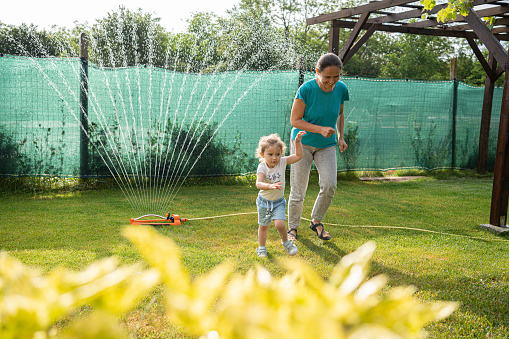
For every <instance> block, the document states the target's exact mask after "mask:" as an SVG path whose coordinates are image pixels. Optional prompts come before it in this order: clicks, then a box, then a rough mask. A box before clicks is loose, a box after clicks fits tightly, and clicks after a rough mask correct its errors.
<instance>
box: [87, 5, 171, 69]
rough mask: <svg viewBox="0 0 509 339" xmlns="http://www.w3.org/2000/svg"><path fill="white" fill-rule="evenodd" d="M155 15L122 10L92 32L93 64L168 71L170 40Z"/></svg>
mask: <svg viewBox="0 0 509 339" xmlns="http://www.w3.org/2000/svg"><path fill="white" fill-rule="evenodd" d="M159 21H160V19H159V18H154V17H153V16H152V14H149V13H143V12H142V10H141V9H139V10H138V11H137V12H134V11H131V10H129V9H127V8H125V7H123V6H120V7H119V9H118V10H117V11H116V12H110V13H108V15H107V17H106V18H104V19H98V20H97V23H96V24H94V25H93V26H92V29H91V30H90V42H91V47H92V48H91V50H90V61H91V62H93V63H96V64H98V65H99V66H104V67H127V66H137V65H147V66H157V67H164V65H165V50H166V46H167V42H168V36H167V34H166V33H165V31H164V28H163V27H162V26H161V25H160V24H159Z"/></svg>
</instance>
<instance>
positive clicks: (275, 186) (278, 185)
mask: <svg viewBox="0 0 509 339" xmlns="http://www.w3.org/2000/svg"><path fill="white" fill-rule="evenodd" d="M270 189H271V190H282V189H283V183H282V182H277V183H275V184H272V185H270Z"/></svg>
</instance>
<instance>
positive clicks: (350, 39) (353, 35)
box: [338, 12, 370, 64]
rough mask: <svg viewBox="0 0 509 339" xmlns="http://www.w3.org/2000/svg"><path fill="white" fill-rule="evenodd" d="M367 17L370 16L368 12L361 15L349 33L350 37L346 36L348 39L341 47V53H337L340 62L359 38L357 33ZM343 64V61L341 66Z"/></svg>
mask: <svg viewBox="0 0 509 339" xmlns="http://www.w3.org/2000/svg"><path fill="white" fill-rule="evenodd" d="M369 15H370V13H369V12H367V13H363V14H362V15H361V17H360V19H359V21H357V22H356V23H355V26H354V27H353V30H352V32H351V33H350V35H349V36H348V39H347V40H346V42H345V44H344V45H343V48H342V49H341V52H339V54H338V56H339V58H340V59H341V60H343V59H344V57H345V55H347V54H348V51H349V50H350V48H351V47H352V45H353V44H354V43H355V40H357V37H358V36H359V33H360V31H361V29H362V26H364V24H365V23H366V21H367V20H368V18H369ZM344 63H345V62H344V61H343V64H344Z"/></svg>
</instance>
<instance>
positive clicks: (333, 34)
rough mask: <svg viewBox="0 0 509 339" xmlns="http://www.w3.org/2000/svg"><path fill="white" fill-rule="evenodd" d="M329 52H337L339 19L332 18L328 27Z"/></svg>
mask: <svg viewBox="0 0 509 339" xmlns="http://www.w3.org/2000/svg"><path fill="white" fill-rule="evenodd" d="M329 53H334V54H336V55H338V53H339V20H332V22H331V25H330V29H329Z"/></svg>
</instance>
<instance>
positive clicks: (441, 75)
mask: <svg viewBox="0 0 509 339" xmlns="http://www.w3.org/2000/svg"><path fill="white" fill-rule="evenodd" d="M452 52H453V48H452V44H451V43H450V41H448V40H447V39H446V38H442V37H433V36H424V35H410V34H404V35H400V36H397V37H396V39H395V40H394V42H393V44H392V46H391V48H390V50H389V51H388V54H387V60H386V62H385V63H384V65H383V66H382V73H381V75H382V76H383V77H389V78H410V79H427V80H430V79H448V77H449V57H448V56H449V55H451V54H452Z"/></svg>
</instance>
